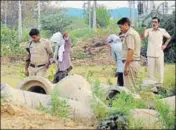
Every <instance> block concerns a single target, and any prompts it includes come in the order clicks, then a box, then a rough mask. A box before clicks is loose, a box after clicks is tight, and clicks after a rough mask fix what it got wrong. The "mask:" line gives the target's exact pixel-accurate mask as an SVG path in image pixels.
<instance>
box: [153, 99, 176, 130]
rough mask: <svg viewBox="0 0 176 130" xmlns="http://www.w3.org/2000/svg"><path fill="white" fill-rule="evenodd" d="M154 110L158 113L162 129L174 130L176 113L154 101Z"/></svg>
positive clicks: (165, 105) (160, 102)
mask: <svg viewBox="0 0 176 130" xmlns="http://www.w3.org/2000/svg"><path fill="white" fill-rule="evenodd" d="M156 110H157V111H158V112H159V113H160V116H159V119H160V120H161V122H162V124H163V128H164V129H174V127H175V117H176V113H175V111H174V110H172V109H171V108H170V107H169V106H168V105H167V104H165V103H163V102H162V101H160V100H159V99H157V100H156Z"/></svg>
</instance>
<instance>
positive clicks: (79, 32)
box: [69, 28, 96, 46]
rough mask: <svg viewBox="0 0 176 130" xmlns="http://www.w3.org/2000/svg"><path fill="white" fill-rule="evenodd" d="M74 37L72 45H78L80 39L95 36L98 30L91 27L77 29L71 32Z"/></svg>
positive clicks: (72, 37)
mask: <svg viewBox="0 0 176 130" xmlns="http://www.w3.org/2000/svg"><path fill="white" fill-rule="evenodd" d="M69 34H70V37H71V39H72V46H74V45H76V44H77V42H78V41H81V40H85V39H88V38H91V37H93V36H95V34H96V32H95V31H93V30H92V29H89V28H84V29H76V30H73V31H70V32H69Z"/></svg>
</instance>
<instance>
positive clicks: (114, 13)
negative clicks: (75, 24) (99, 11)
mask: <svg viewBox="0 0 176 130" xmlns="http://www.w3.org/2000/svg"><path fill="white" fill-rule="evenodd" d="M65 9H66V10H67V11H66V14H67V15H68V16H70V17H78V18H84V9H79V8H65ZM132 11H134V14H135V17H137V9H132ZM109 12H110V14H111V17H112V18H113V19H117V18H120V17H130V8H127V7H124V8H117V9H109Z"/></svg>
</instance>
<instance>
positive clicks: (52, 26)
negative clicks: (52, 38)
mask: <svg viewBox="0 0 176 130" xmlns="http://www.w3.org/2000/svg"><path fill="white" fill-rule="evenodd" d="M41 23H42V29H43V30H48V31H50V32H51V33H52V34H53V33H56V32H58V31H59V32H63V31H64V30H65V28H66V27H67V26H69V25H70V24H71V21H70V20H69V19H68V18H67V17H66V16H64V15H63V14H61V13H54V14H53V13H52V14H50V13H49V14H44V15H43V16H42V18H41Z"/></svg>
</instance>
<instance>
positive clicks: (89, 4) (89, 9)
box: [88, 1, 91, 28]
mask: <svg viewBox="0 0 176 130" xmlns="http://www.w3.org/2000/svg"><path fill="white" fill-rule="evenodd" d="M88 11H89V28H91V3H90V1H88Z"/></svg>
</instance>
